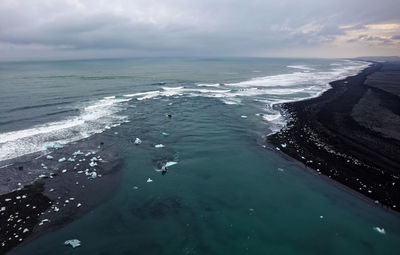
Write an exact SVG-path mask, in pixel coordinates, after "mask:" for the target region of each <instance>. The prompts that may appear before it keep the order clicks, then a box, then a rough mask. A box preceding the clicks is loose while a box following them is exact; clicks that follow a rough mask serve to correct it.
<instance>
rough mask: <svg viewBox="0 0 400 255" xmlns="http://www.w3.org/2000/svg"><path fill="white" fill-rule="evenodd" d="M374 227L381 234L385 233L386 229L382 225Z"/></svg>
mask: <svg viewBox="0 0 400 255" xmlns="http://www.w3.org/2000/svg"><path fill="white" fill-rule="evenodd" d="M373 229H374V230H375V231H376V232H378V233H379V234H382V235H385V234H386V231H385V229H384V228H380V227H373Z"/></svg>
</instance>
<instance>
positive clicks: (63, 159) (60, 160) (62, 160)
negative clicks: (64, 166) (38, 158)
mask: <svg viewBox="0 0 400 255" xmlns="http://www.w3.org/2000/svg"><path fill="white" fill-rule="evenodd" d="M65 160H67V159H66V158H60V159H59V160H58V162H60V163H61V162H64V161H65Z"/></svg>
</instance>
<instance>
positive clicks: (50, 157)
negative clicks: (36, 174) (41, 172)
mask: <svg viewBox="0 0 400 255" xmlns="http://www.w3.org/2000/svg"><path fill="white" fill-rule="evenodd" d="M46 158H47V159H50V160H51V159H53V158H54V157H53V156H51V155H47V156H46Z"/></svg>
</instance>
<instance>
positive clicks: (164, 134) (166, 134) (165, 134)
mask: <svg viewBox="0 0 400 255" xmlns="http://www.w3.org/2000/svg"><path fill="white" fill-rule="evenodd" d="M161 134H162V135H163V136H165V137H167V136H169V134H168V133H165V132H162V133H161Z"/></svg>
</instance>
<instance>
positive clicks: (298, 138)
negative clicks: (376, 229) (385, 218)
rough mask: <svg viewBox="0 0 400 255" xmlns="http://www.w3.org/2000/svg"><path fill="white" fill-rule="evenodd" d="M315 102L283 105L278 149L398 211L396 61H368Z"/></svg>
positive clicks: (399, 73)
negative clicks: (284, 118) (284, 121)
mask: <svg viewBox="0 0 400 255" xmlns="http://www.w3.org/2000/svg"><path fill="white" fill-rule="evenodd" d="M330 85H331V86H332V88H331V89H329V90H328V91H326V92H325V93H324V94H322V95H321V96H319V97H317V98H313V99H309V100H304V101H300V102H293V103H286V104H283V105H282V111H283V112H284V113H285V114H286V115H287V116H288V118H289V119H290V120H289V122H288V125H287V126H286V127H285V128H284V129H282V130H281V131H280V132H278V133H276V134H273V135H271V136H269V137H268V140H269V142H271V143H272V144H273V145H274V146H275V147H276V149H277V150H280V151H282V152H284V153H286V154H287V155H289V156H291V157H293V158H294V159H297V160H299V161H300V162H302V163H304V165H305V166H307V167H310V168H312V169H314V170H315V171H317V172H319V173H320V174H323V175H326V176H328V177H329V178H331V179H333V180H336V181H338V182H340V183H342V184H344V185H346V186H348V187H350V188H352V189H354V190H356V191H358V192H360V193H362V194H363V195H365V196H367V197H369V198H371V199H373V200H374V201H375V203H377V204H381V205H383V206H385V207H389V208H391V209H393V210H396V211H400V187H399V185H400V179H399V178H400V177H399V176H400V157H399V155H400V97H399V95H400V62H384V63H380V62H373V63H372V64H371V66H370V67H369V68H367V69H365V70H364V71H363V72H361V73H360V74H358V75H356V76H352V77H348V78H346V79H344V80H339V81H335V82H332V83H331V84H330Z"/></svg>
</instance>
